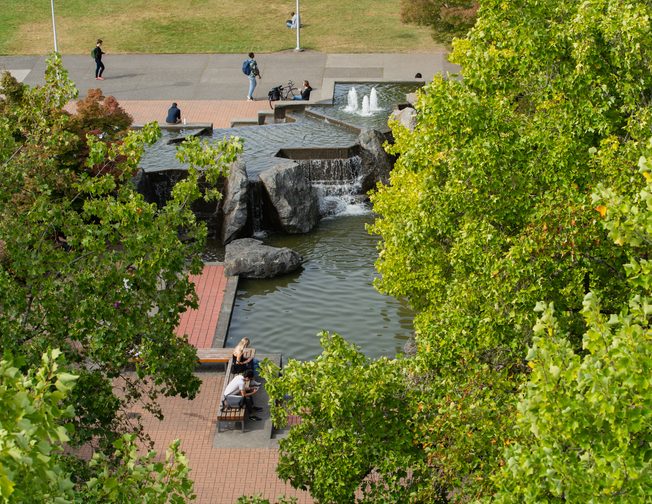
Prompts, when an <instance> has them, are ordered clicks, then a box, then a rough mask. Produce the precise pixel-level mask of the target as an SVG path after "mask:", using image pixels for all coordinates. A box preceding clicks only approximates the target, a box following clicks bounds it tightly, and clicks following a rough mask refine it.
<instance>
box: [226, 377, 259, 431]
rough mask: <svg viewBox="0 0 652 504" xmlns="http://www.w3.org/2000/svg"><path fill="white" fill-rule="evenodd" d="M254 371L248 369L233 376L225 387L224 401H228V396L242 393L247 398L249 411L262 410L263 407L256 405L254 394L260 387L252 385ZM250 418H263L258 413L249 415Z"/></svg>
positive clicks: (246, 405)
mask: <svg viewBox="0 0 652 504" xmlns="http://www.w3.org/2000/svg"><path fill="white" fill-rule="evenodd" d="M253 377H254V372H253V370H251V369H247V370H246V371H245V372H244V373H243V374H241V375H237V376H236V377H235V378H233V379H232V380H231V381H230V382H229V384H228V385H227V386H226V388H225V389H224V395H223V396H222V402H223V403H224V402H225V401H226V396H230V395H241V396H242V397H244V400H245V407H246V409H247V410H248V411H261V410H262V409H263V408H260V407H258V406H254V399H253V396H254V395H255V394H256V393H257V392H258V390H259V389H260V387H250V385H251V383H250V382H251V380H253ZM249 419H250V420H261V419H260V418H259V417H257V416H256V415H249Z"/></svg>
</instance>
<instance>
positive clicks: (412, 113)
mask: <svg viewBox="0 0 652 504" xmlns="http://www.w3.org/2000/svg"><path fill="white" fill-rule="evenodd" d="M391 119H393V120H395V121H398V122H399V124H401V125H403V126H405V127H406V128H407V129H409V130H410V131H414V128H415V127H416V125H417V111H416V110H414V109H413V108H412V107H405V108H404V109H401V110H398V109H397V110H394V111H393V112H392V115H391Z"/></svg>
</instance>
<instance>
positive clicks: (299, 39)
mask: <svg viewBox="0 0 652 504" xmlns="http://www.w3.org/2000/svg"><path fill="white" fill-rule="evenodd" d="M300 31H301V15H300V14H299V0H297V46H296V47H295V48H294V50H295V51H303V49H301V34H300Z"/></svg>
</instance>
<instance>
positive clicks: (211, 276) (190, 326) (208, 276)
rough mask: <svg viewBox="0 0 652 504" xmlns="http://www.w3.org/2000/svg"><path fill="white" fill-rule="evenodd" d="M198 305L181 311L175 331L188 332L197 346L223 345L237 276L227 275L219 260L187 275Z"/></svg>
mask: <svg viewBox="0 0 652 504" xmlns="http://www.w3.org/2000/svg"><path fill="white" fill-rule="evenodd" d="M190 281H191V282H193V283H194V284H195V292H196V293H197V298H198V299H197V300H198V303H199V306H198V307H197V309H192V310H188V311H186V312H184V313H182V314H181V317H180V320H179V325H178V326H177V329H176V331H177V335H179V336H181V335H184V334H185V335H187V336H188V342H189V343H190V344H191V345H193V346H194V347H196V348H211V347H222V346H224V341H225V339H226V333H227V330H228V325H229V321H230V320H231V311H232V309H233V301H234V298H235V291H236V287H237V282H238V279H237V277H227V276H226V275H225V274H224V266H223V265H222V264H219V263H206V264H204V268H203V271H202V273H201V274H200V275H190Z"/></svg>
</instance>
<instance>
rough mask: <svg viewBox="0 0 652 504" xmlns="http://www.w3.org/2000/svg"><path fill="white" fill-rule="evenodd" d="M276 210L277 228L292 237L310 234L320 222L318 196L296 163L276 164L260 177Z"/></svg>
mask: <svg viewBox="0 0 652 504" xmlns="http://www.w3.org/2000/svg"><path fill="white" fill-rule="evenodd" d="M260 181H261V182H262V184H263V187H264V188H265V191H266V192H267V195H268V197H269V200H270V202H271V204H272V206H273V207H274V209H275V211H276V217H277V218H276V219H274V220H277V221H278V225H279V226H280V227H281V229H283V231H285V232H286V233H290V234H298V233H307V232H308V231H310V230H311V229H312V228H314V227H315V225H317V222H318V221H319V197H318V195H317V191H316V189H314V188H313V187H312V185H311V184H310V181H309V180H308V178H307V176H306V174H305V172H304V170H302V169H301V167H300V166H299V165H298V164H297V163H294V162H284V163H282V164H277V165H276V166H274V167H273V168H270V169H269V170H266V171H264V172H262V173H261V174H260Z"/></svg>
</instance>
